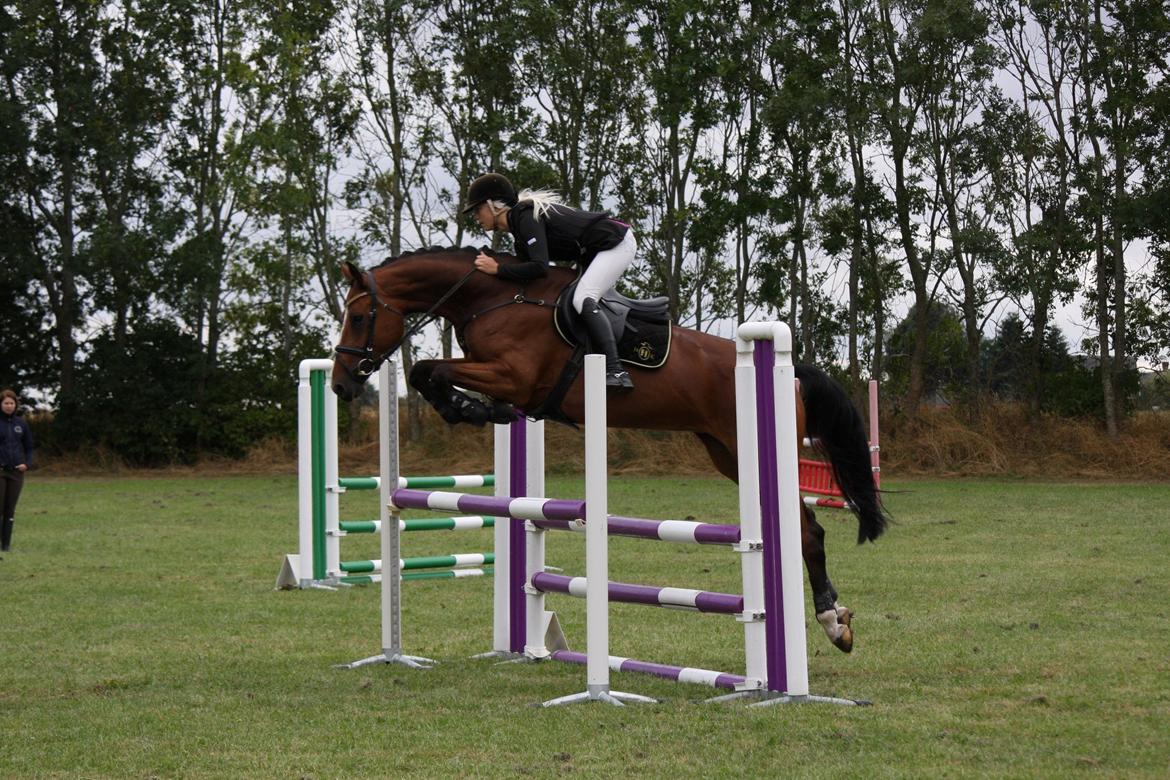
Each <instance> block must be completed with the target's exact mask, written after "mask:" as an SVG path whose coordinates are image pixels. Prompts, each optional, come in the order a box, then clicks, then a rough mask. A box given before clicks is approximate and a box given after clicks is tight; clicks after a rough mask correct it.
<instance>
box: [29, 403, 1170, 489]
mask: <svg viewBox="0 0 1170 780" xmlns="http://www.w3.org/2000/svg"><path fill="white" fill-rule="evenodd" d="M424 414H425V417H424V424H423V430H424V433H423V435H422V436H421V437H420V439H419V440H418V441H404V442H403V443H402V446H401V449H400V453H401V460H402V470H403V472H404V473H408V474H471V473H483V472H488V471H490V470H491V469H492V431H491V429H490V428H478V429H477V428H470V427H468V426H455V427H452V426H448V425H447V424H446V423H444V422H443V421H442V420H441V419H440V418H439V417H438V416H437V415H436V414H434V413H433V412H431V411H430V410H427V411H426V412H425V413H424ZM356 428H357V430H356V431H355V437H354V438H355V439H356V440H355V441H349V442H343V443H342V446H341V450H340V468H341V472H342V473H343V474H350V475H358V474H376V473H377V470H378V443H377V440H376V437H377V422H376V420H375V419H374V418H373V417H372V416H371V417H370V418H369V419H365V420H362V421H361V424H360V425H358V426H356ZM545 433H546V443H545V460H546V464H547V469H548V471H549V472H550V473H553V474H577V473H581V472H582V471H583V470H584V457H583V456H584V453H583V444H582V439H581V432H580V431H577V430H573V429H571V428H568V427H566V426H563V425H556V424H552V423H549V424H548V425H547V426H546V428H545ZM881 445H882V473H883V474H884V475H885V476H887V477H892V478H898V477H915V476H1003V477H1026V478H1029V479H1090V480H1091V479H1102V480H1104V479H1108V480H1111V481H1117V480H1122V481H1150V480H1154V481H1162V480H1167V479H1170V413H1167V412H1143V413H1139V414H1137V415H1135V416H1134V417H1131V418H1130V419H1129V420H1128V421H1127V422H1126V426H1125V429H1124V430H1123V432H1122V433H1121V435H1120V436H1119V437H1118V438H1117V439H1109V438H1108V437H1107V436H1106V435H1105V433H1104V429H1103V426H1102V425H1101V424H1099V423H1097V422H1095V421H1090V420H1069V419H1063V418H1056V417H1042V418H1041V419H1040V420H1039V421H1036V422H1031V421H1029V419H1028V416H1027V414H1026V411H1025V410H1024V409H1023V408H1021V407H1019V406H1016V405H1011V404H999V405H996V406H994V407H990V408H989V409H988V410H987V411H986V412H985V413H984V414H983V416H982V418H981V420H979V421H978V422H974V423H972V422H969V421H966V420H964V419H962V418H961V417H960V416H959V414H958V413H957V412H956V411H955V410H953V409H946V408H942V409H934V408H930V409H924V410H922V411H921V412H920V413H919V415H918V417H917V418H916V419H914V420H904V419H898V418H897V417H895V418H893V419H889V420H885V419H883V420H882V442H881ZM609 448H610V464H611V470H612V471H613V473H615V474H631V475H644V476H665V475H672V476H691V475H708V474H713V473H714V471H713V469H712V467H711V465H710V462H709V461H708V460H707V456H706V453H705V451H704V449H703V447H702V445H701V444H699V442H698V441H697V440H696V439H695V437H694V436H693V435H691V434H687V433H667V432H660V431H627V430H612V431H610V433H609ZM41 470H42V471H43V472H44V473H48V474H54V475H95V474H99V475H100V474H129V473H134V474H154V475H158V476H166V475H172V474H182V473H190V472H195V473H216V472H219V473H230V474H252V475H256V474H292V473H295V471H296V445H295V443H293V442H288V441H282V440H278V439H273V440H268V441H264V442H260V443H259V444H258V445H257V446H255V447H253V448H252V450H251V451H250V452H249V453H248V455H247V457H245V458H243V459H242V460H238V461H223V460H213V459H208V460H204V461H202V462H200V463H199V464H198V465H196V466H191V467H179V466H176V467H171V468H166V469H151V470H149V471H146V472H144V471H139V470H133V469H128V468H126V467H125V466H124V465H123V464H121V463H120V462H119V460H118V459H117V457H115V456H113V455H111V454H110V453H108V452H88V453H78V454H75V455H72V456H70V457H65V458H61V457H58V458H54V459H52V460H50V461H47V462H45V463H44V464H43V467H42V469H41Z"/></svg>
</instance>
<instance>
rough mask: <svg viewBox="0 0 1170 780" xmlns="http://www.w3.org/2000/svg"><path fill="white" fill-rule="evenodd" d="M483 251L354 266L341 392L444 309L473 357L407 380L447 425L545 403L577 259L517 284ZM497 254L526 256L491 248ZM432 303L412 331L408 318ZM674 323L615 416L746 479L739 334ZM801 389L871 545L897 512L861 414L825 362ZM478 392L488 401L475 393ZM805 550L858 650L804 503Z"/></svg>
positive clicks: (568, 409)
mask: <svg viewBox="0 0 1170 780" xmlns="http://www.w3.org/2000/svg"><path fill="white" fill-rule="evenodd" d="M479 251H480V250H477V249H473V248H431V249H426V250H420V251H415V252H407V253H405V254H402V255H400V256H398V257H395V258H391V259H389V260H387V261H385V262H383V263H382V264H381V265H378V266H376V267H375V268H372V269H370V270H369V271H365V272H363V271H361V270H359V269H358V268H357V267H356V266H355V265H353V264H352V263H345V264H344V265H343V266H342V268H341V271H342V274H343V276H344V277H345V279H346V280H348V282H349V285H350V287H349V291H348V293H347V297H346V300H345V319H344V322H343V325H342V331H341V337H340V342H339V343H338V345H337V346H336V348H335V358H334V366H333V374H332V387H333V391H334V392H335V393H336V394H337V396H338V397H339V398H342V399H344V400H350V399H352V398H354V397H355V396H356V395H357V394H358V393H360V392H361V385H362V384H363V383H364V382H365V381H366V380H367V379H368V377H369V376H370V375H371V374H373V373H374V372H375V371H376V370H377V368H378V366H379V365H380V364H381V363H382V362H383V361H384V360H385V359H386V358H387V357H389V356H390V355H391V354H392V353H393V352H394V351H395V350H397V349H398V347H399V345H400V344H401V343H402V341H403V340H404V339H405V337H406V336H407V335H408V334H409V333H414V332H417V331H418V330H419V329H420V328H421V327H422V326H423V325H424V324H425V323H426V322H429V321H432V320H434V319H435V318H438V317H441V318H443V319H444V320H446V321H447V322H449V323H451V325H452V326H453V327H454V331H455V334H456V337H457V338H458V341H459V344H460V346H461V347H462V349H463V354H464V357H461V358H453V359H449V360H420V361H418V362H417V363H415V365H414V367H413V369H412V370H411V372H410V377H409V381H410V384H411V386H413V387H414V388H416V389H417V390H418V391H419V393H421V394H422V396H423V398H425V399H426V400H427V402H428V403H430V404H431V405H432V406H434V408H435V409H436V410H437V411H438V412H439V414H440V415H442V417H443V418H444V419H445V420H446V421H447V422H449V423H452V424H454V423H459V422H471V423H474V424H477V425H483V424H484V423H486V422H489V421H493V422H509V421H511V420H512V419H514V418H515V413H516V412H515V410H516V409H520V410H527V411H531V410H536V409H538V408H539V407H540V405H541V403H542V402H543V401H544V400H545V399H546V398H548V396H549V394H550V393H551V392H552V391H553V388H554V386H555V385H556V384H557V381H558V377H560V375H561V372H562V369H563V368H564V367H565V365H566V362H567V361H568V360H569V358H570V355H571V347H570V346H569V345H568V344H566V343H565V342H564V341H563V340H562V339H561V338H560V337H559V336H558V334H557V333H556V331H555V329H554V327H553V311H554V306H553V304H554V301H555V300H556V299H557V296H558V294H559V293H560V292H561V290H562V289H563V288H564V287H565V286H566V285H568V284H569V283H571V282H572V280H573V278H574V274H573V273H572V272H571V271H570V270H569V269H567V268H561V267H555V266H554V267H551V268H550V269H549V274H548V276H547V277H545V278H542V279H538V280H534V281H530V282H526V283H519V282H508V281H504V280H501V279H499V278H498V277H496V276H494V275H488V274H485V273H483V272H481V271H477V270H476V269H475V268H474V266H473V261H474V259H475V257H476V255H477V254H478V252H479ZM493 254H494V255H495V257H496V259H497V260H498V261H499V262H500V263H509V262H516V258H515V257H513V256H511V255H507V254H504V253H493ZM418 313H425V317H424V318H423V321H422V322H419V323H416V324H415V325H414V326H413V327H412V328H411V329H410V330H409V331H408V329H407V316H408V315H412V314H418ZM670 327H671V333H670V336H671V342H670V357H669V359H668V360H667V362H666V363H665V365H663V366H662V367H661V368H657V369H654V370H645V369H639V368H637V367H632V366H631V367H630V371H631V374H632V376H633V379H634V384H635V389H634V391H633V392H631V393H628V394H624V395H612V396H611V397H610V398H609V400H608V402H607V403H608V409H609V424H610V425H611V426H614V427H622V428H642V429H651V430H666V431H685V432H690V433H693V434H694V435H695V436H696V437H697V438H698V440H699V441H700V442H702V444H703V447H704V448H706V451H707V454H708V456H709V457H710V459H711V462H712V463H713V464H714V466H715V468H716V469H717V470H718V471H719V472H720V473H721V474H723V475H724V476H726V477H727V478H729V479H731V480H733V481H735V480H736V479H737V456H736V452H737V450H736V427H735V404H734V402H733V398H734V387H735V381H734V369H735V362H736V349H735V342H734V341H732V340H729V339H725V338H720V337H717V336H713V335H710V334H707V333H702V332H699V331H696V330H692V329H688V328H682V327H678V326H674V325H672V326H670ZM796 375H797V377H798V378H799V379H800V391H799V392H797V391H796V390H795V389H794V390H793V396H794V402H795V404H796V411H797V426H798V433H797V435H798V436H799V437H800V440H803V439H804V437H805V436H806V435H808V436H811V437H814V438H815V441H816V442H817V446H818V447H819V448H820V449H821V451H822V453H823V454H824V455H826V456H827V458H828V460H829V462H830V463H831V465H832V468H833V473H834V477H835V479H836V480H837V483H838V485H839V486H840V487H841V490H842V492H843V493H844V494H845V498H846V500H847V501H848V503H849V505H850V506H851V508H852V509H853V511H854V513H855V514H856V515H857V519H858V543H859V544H860V543H863V542H866V541H871V542H872V541H874V540H875V539H877V538H878V536H880V535H881V533H882V531H883V530H884V529H885V527H886V525H887V522H888V520H889V517H888V515H887V514H886V511H885V508H884V507H883V505H882V502H881V497H880V493H879V491H878V489H877V486H876V485H875V483H874V479H873V473H872V469H871V468H870V454H869V442H868V439H867V437H866V433H865V428H864V425H863V423H862V419H861V415H860V413H859V412H858V411H857V408H856V407H855V406H854V405H853V402H852V401H851V400H850V398H849V396H848V394H847V393H846V392H845V391H844V389H843V388H842V387H841V386H840V385H838V384H837V383H836V382H834V381H833V380H832V379H831V378H830V377H829V376H828V375H826V374H825V373H824V372H823V371H821V370H820V369H818V368H815V367H813V366H806V365H798V366H797V367H796ZM465 391H471V392H474V393H479V394H482V395H483V396H485V397H486V398H487V399H489V400H488V401H487V402H486V403H485V402H483V401H480V400H478V399H475V398H472V397H470V396H468V395H467V393H466V392H465ZM561 408H562V409H563V412H564V414H565V416H567V418H568V419H569V420H571V421H573V422H577V423H580V422H582V421H583V420H584V414H585V407H584V381H583V378H582V377H580V376H578V377H577V378H576V380H575V381H574V382H573V384H572V385H571V386H570V387H569V389H568V392H567V394H566V395H565V397H564V400H563V403H562V405H561ZM801 511H802V515H801V548H802V554H803V558H804V563H805V568H806V570H807V572H808V579H809V584H810V585H811V587H812V592H813V603H814V607H815V611H816V614H817V621H818V622H819V623H820V624H821V626H822V628H823V629H824V631H825V634H826V636H827V637H828V639H829V641H830V642H832V644H833V645H834V646H836V647H837V648H839V649H840V650H842V651H844V652H846V653H848V652H850V651H851V650H852V648H853V629H852V627H851V618H852V614H853V613H852V612H851V611H850V610H849V609H847V608H846V607H844V606H842V605H841V604H840V603H839V602H838V593H837V591H836V589H835V588H834V586H833V583H832V581H831V580H830V578H829V574H828V570H827V569H826V564H825V544H824V540H825V532H824V529H823V528H822V527H821V526H820V525H819V524H818V523H817V521H816V517H815V515H814V513H813V512H812V510H811V509H810V508H809V507H806V506H802V507H801Z"/></svg>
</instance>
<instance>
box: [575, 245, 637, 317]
mask: <svg viewBox="0 0 1170 780" xmlns="http://www.w3.org/2000/svg"><path fill="white" fill-rule="evenodd" d="M637 251H638V242H637V241H635V240H634V231H633V230H627V231H626V236H625V238H623V239H622V242H621V243H620V244H618V245H617V246H615V247H614V248H613V249H606V250H603V251H601V252H598V253H597V257H594V258H593V262H592V263H590V264H589V265H588V266H587V267H586V268H585V273H583V274H581V281H579V282H577V290H576V292H574V293H573V308H574V309H576V310H577V313H578V314H580V313H581V306H582V305H583V304H584V303H585V299H586V298H592V299H593V300H595V301H599V300H601V296H602V295H604V294H605V293H607V292H609V291H610V290H612V289H613V286H614V285H615V284H617V280H618V278H619V277H620V276H621V275H622V274H623V273H625V272H626V269H627V268H629V267H630V266H631V265H632V264H633V262H634V254H635V253H636V252H637Z"/></svg>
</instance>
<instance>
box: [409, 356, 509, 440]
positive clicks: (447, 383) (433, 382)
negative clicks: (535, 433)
mask: <svg viewBox="0 0 1170 780" xmlns="http://www.w3.org/2000/svg"><path fill="white" fill-rule="evenodd" d="M506 369H507V367H506V366H502V365H501V364H496V363H476V362H472V361H469V360H468V359H467V358H457V359H454V360H420V361H419V362H418V363H415V365H414V368H413V369H411V372H410V384H411V386H412V387H414V388H415V389H416V390H418V391H419V393H420V394H421V395H422V397H423V398H425V399H426V400H427V403H429V404H430V405H431V406H433V407H434V408H435V410H436V411H437V412H438V413H439V414H440V415H441V416H442V418H443V419H444V420H446V421H447V422H448V423H450V424H452V425H454V424H456V423H461V422H465V423H471V424H472V425H475V426H482V425H484V424H486V423H489V422H492V423H508V422H511V421H512V420H513V419H515V411H514V410H513V409H512V406H511V405H510V404H507V403H503V402H500V401H493V402H492V403H491V404H486V403H484V402H483V401H480V400H479V399H476V398H472V397H471V396H469V395H467V394H466V393H464V392H463V391H462V390H460V389H459V387H464V388H467V389H469V390H472V391H476V392H482V393H484V394H485V395H487V396H489V397H494V396H496V395H498V394H499V393H500V392H503V391H506V385H508V384H509V380H508V378H507V370H506ZM457 385H458V387H456V386H457ZM483 388H486V389H483Z"/></svg>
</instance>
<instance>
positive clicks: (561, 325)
mask: <svg viewBox="0 0 1170 780" xmlns="http://www.w3.org/2000/svg"><path fill="white" fill-rule="evenodd" d="M576 288H577V282H573V283H572V284H570V285H569V286H568V287H566V288H565V289H564V290H562V291H561V294H560V295H559V296H557V303H556V313H555V315H554V316H553V322H554V323H555V325H556V329H557V334H558V335H560V337H561V338H562V339H564V341H565V343H566V344H569V345H570V346H576V345H577V344H584V343H586V342H587V341H588V336H587V335H586V332H585V326H584V325H583V324H582V323H581V315H579V314H578V313H577V312H576V311H575V310H574V309H573V291H574V290H575V289H576ZM666 303H667V299H666V298H653V299H651V300H648V301H635V300H632V299H630V298H626V297H624V296H610V295H607V296H605V297H603V298H602V299H601V300H600V301H598V304H599V305H600V307H601V310H602V311H603V312H604V313H605V316H606V317H607V318H608V319H609V322H610V325H611V326H612V327H613V334H614V338H615V339H616V341H617V348H618V357H619V358H620V359H621V361H622V362H623V363H627V364H629V365H631V366H638V367H639V368H661V367H662V366H663V365H664V364H665V363H666V359H667V358H668V357H670V335H671V327H670V316H669V314H668V313H667V308H666Z"/></svg>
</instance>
